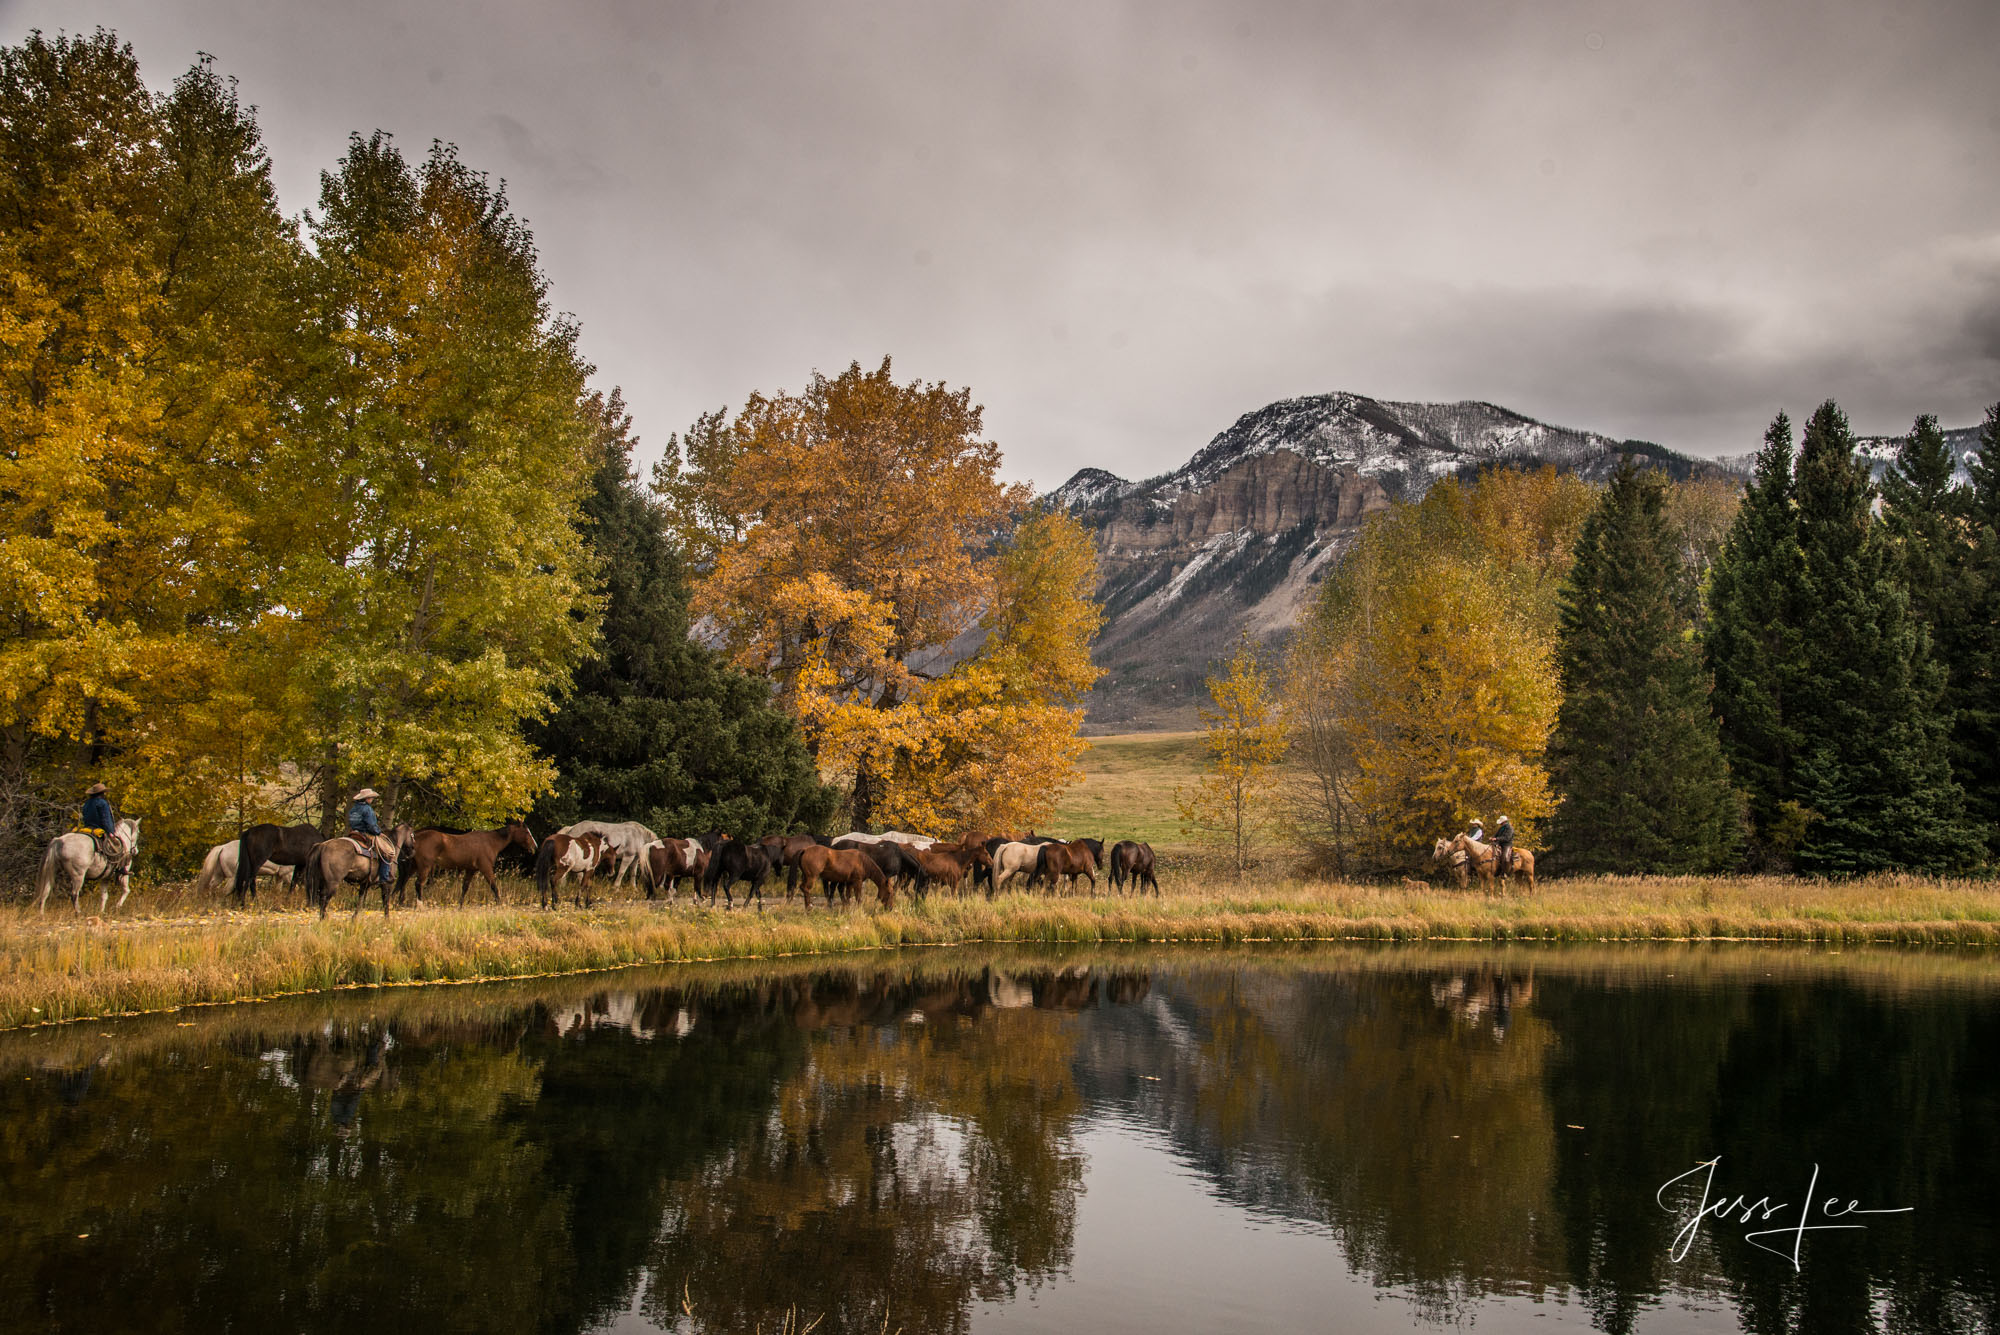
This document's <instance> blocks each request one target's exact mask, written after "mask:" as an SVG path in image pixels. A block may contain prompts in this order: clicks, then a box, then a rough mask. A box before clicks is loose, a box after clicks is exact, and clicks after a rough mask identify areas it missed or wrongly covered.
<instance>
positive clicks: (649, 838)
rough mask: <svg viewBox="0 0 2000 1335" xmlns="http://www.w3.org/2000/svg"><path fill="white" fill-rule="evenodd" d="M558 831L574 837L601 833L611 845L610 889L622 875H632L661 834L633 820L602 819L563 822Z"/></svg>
mask: <svg viewBox="0 0 2000 1335" xmlns="http://www.w3.org/2000/svg"><path fill="white" fill-rule="evenodd" d="M556 833H557V834H566V835H568V836H569V837H570V838H572V839H574V838H576V837H577V836H578V835H580V834H594V835H598V836H600V837H601V838H602V839H603V840H604V842H605V843H606V844H609V845H610V846H611V853H612V858H613V875H612V878H611V885H612V888H613V889H616V888H617V887H618V886H620V885H623V884H624V883H625V878H626V877H628V876H635V873H637V871H638V870H639V867H640V864H642V863H644V862H645V860H646V848H647V846H648V845H650V844H657V843H658V842H660V836H659V835H657V834H654V833H653V832H652V831H651V830H649V829H647V828H646V827H645V826H643V825H641V824H640V823H639V822H638V821H636V820H628V821H617V822H612V821H605V820H580V821H578V822H577V823H576V824H574V825H565V826H563V827H562V828H561V829H560V830H557V831H556Z"/></svg>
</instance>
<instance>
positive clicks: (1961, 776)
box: [1945, 403, 2000, 856]
mask: <svg viewBox="0 0 2000 1335" xmlns="http://www.w3.org/2000/svg"><path fill="white" fill-rule="evenodd" d="M1968 468H1969V470H1970V472H1971V474H1972V485H1971V486H1970V487H1969V488H1967V489H1965V490H1964V491H1963V492H1962V493H1961V498H1960V513H1961V517H1962V520H1963V523H1964V524H1965V540H1966V544H1967V546H1966V550H1965V570H1964V573H1963V577H1962V582H1961V584H1960V586H1959V597H1960V599H1961V604H1960V615H1959V619H1958V624H1957V625H1956V627H1955V628H1954V629H1955V632H1956V633H1955V636H1954V639H1953V640H1952V642H1951V643H1950V644H1949V645H1948V646H1947V652H1948V654H1949V658H1948V660H1947V667H1948V669H1949V671H1950V674H1951V680H1950V684H1949V686H1948V687H1947V688H1946V697H1945V699H1946V703H1947V704H1948V705H1949V706H1950V707H1951V708H1952V712H1953V721H1952V737H1951V741H1952V750H1951V756H1952V772H1953V773H1954V774H1955V775H1957V776H1958V782H1959V786H1960V787H1962V788H1963V789H1964V790H1965V800H1966V811H1967V814H1968V815H1969V816H1970V817H1971V818H1972V819H1973V821H1974V822H1975V823H1976V824H1977V825H1978V826H1979V828H1980V830H1981V831H1982V833H1983V834H1984V836H1985V840H1986V845H1987V850H1988V855H1989V856H2000V403H1996V404H1994V405H1993V406H1992V407H1991V408H1988V409H1987V410H1986V421H1985V422H1984V423H1983V424H1982V425H1981V428H1980V432H1979V448H1978V452H1977V453H1976V454H1975V455H1974V456H1973V458H1972V459H1971V460H1970V461H1969V463H1968Z"/></svg>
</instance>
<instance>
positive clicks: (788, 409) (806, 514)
mask: <svg viewBox="0 0 2000 1335" xmlns="http://www.w3.org/2000/svg"><path fill="white" fill-rule="evenodd" d="M981 431H982V425H981V410H980V408H979V407H978V406H977V405H975V404H974V403H973V402H972V399H971V394H970V391H968V390H964V389H956V390H954V389H949V388H947V387H945V386H944V385H941V384H924V383H922V382H912V383H910V384H907V385H900V384H898V383H896V381H895V379H894V377H893V375H892V373H891V367H890V363H889V361H888V359H887V358H884V359H883V361H882V363H881V364H880V365H879V366H878V367H877V368H876V369H874V370H873V371H864V370H863V369H862V368H861V366H860V365H859V364H858V363H857V364H853V365H850V366H849V367H848V368H847V370H845V371H843V372H842V373H840V374H839V375H837V376H834V377H832V378H828V377H826V376H821V375H815V376H814V377H813V379H812V380H811V381H810V382H809V383H808V384H807V386H806V388H805V390H804V391H803V392H801V393H799V394H796V395H793V394H782V393H781V394H777V395H774V396H768V397H767V396H765V395H762V394H757V395H752V396H751V398H750V400H749V402H748V403H747V404H746V405H745V406H744V408H743V409H742V410H741V411H740V412H738V413H737V414H736V415H735V416H734V417H728V416H727V415H726V414H723V413H714V414H710V415H708V416H706V417H704V418H702V419H701V420H700V421H699V422H697V423H696V424H695V426H694V427H693V428H692V429H690V430H689V431H688V432H687V433H686V434H685V435H684V436H680V437H677V438H675V439H674V440H673V441H672V442H671V443H670V444H669V446H668V449H667V451H666V455H665V457H664V458H663V459H662V460H661V462H660V465H659V466H658V468H657V469H656V471H655V475H654V477H655V486H656V487H657V488H658V490H659V492H660V494H661V495H662V496H663V497H664V498H665V500H666V502H667V505H668V509H669V512H670V513H671V514H672V516H673V517H674V521H675V524H676V526H677V529H678V532H679V533H680V535H681V536H682V539H683V542H684V544H685V546H686V547H687V549H688V551H689V553H690V555H691V557H692V558H693V560H694V561H695V563H696V566H697V568H698V569H699V571H700V572H701V576H700V580H699V582H698V584H697V585H696V591H695V602H694V611H695V613H696V615H697V616H698V617H705V618H707V620H708V624H710V625H712V626H713V627H714V630H715V633H716V634H717V636H718V637H719V638H720V640H721V641H722V642H723V644H724V645H725V646H726V647H727V650H728V652H729V654H730V656H731V659H732V661H734V662H735V663H736V664H737V665H738V666H740V667H742V668H743V669H745V670H746V671H756V672H767V673H769V674H771V675H772V676H773V677H774V678H775V679H776V682H777V687H778V698H779V700H780V701H781V702H782V703H783V704H784V706H785V707H786V708H787V709H789V710H790V711H791V712H792V713H793V715H794V716H795V717H797V718H798V719H799V721H800V723H801V725H802V726H803V727H804V729H805V734H806V737H807V739H808V742H809V744H810V745H811V746H812V748H813V750H814V754H815V756H816V758H817V760H818V762H819V765H820V768H821V769H822V771H824V772H826V773H829V774H832V775H836V776H838V777H839V778H840V779H841V780H842V781H843V782H844V783H845V784H846V785H847V786H848V788H849V792H850V799H849V800H850V808H851V815H852V819H853V820H854V822H855V823H856V824H857V825H863V826H865V825H868V824H870V823H872V822H874V821H876V820H878V819H880V818H881V817H882V816H884V815H885V814H887V813H891V812H896V813H903V814H909V813H917V814H923V813H925V812H929V811H936V812H938V813H940V814H939V817H938V818H940V819H944V818H947V817H948V815H949V814H950V813H958V814H961V815H967V814H970V813H973V812H976V811H978V810H980V809H981V804H980V803H979V802H974V801H968V800H966V799H964V798H963V797H960V798H953V799H950V800H945V801H941V800H940V799H939V797H938V793H939V783H938V779H937V775H936V773H935V771H936V768H937V766H938V765H940V764H942V763H943V757H944V756H946V755H947V754H956V755H959V756H960V757H961V759H963V758H964V757H965V755H966V753H967V750H968V748H969V747H970V746H971V742H970V741H969V739H968V738H966V737H964V736H960V737H959V738H958V739H957V742H956V743H954V744H953V745H949V746H945V745H938V744H937V743H938V740H939V738H940V735H941V729H942V728H943V727H944V726H945V724H946V723H947V722H948V720H945V719H944V718H943V711H941V710H940V711H933V710H931V709H930V708H929V706H928V702H929V701H930V700H931V699H932V697H933V694H934V688H935V687H936V686H937V684H938V683H939V679H940V678H942V677H944V676H945V675H946V674H947V673H948V672H951V671H954V670H955V669H953V668H952V667H951V666H950V662H951V653H950V651H949V648H948V647H949V646H951V645H952V644H953V642H954V641H956V640H958V639H959V637H960V636H963V635H966V634H967V632H969V631H973V630H975V629H976V628H977V627H978V625H979V623H980V621H981V619H982V618H986V619H987V620H988V621H989V623H990V627H989V633H988V635H987V637H986V641H985V644H986V648H984V649H982V650H980V651H979V652H977V653H975V655H974V657H975V659H978V660H980V661H982V662H983V663H985V664H986V668H984V669H978V670H975V669H970V668H966V669H961V670H958V671H959V678H958V681H957V682H956V683H955V685H954V688H953V691H952V692H951V693H948V697H946V696H941V697H939V699H940V701H942V700H943V699H945V698H953V699H958V698H960V693H969V696H968V697H967V698H972V699H975V700H977V699H982V698H988V697H990V696H991V689H989V687H990V683H989V685H988V686H980V685H977V684H975V683H974V682H973V680H972V677H973V676H974V675H975V673H978V674H983V675H987V676H989V677H990V676H991V672H988V671H987V669H991V671H992V672H998V671H999V670H1000V669H999V664H1000V661H1001V655H1002V653H1003V651H1006V650H1007V649H1008V646H1009V645H1010V644H1012V643H1014V641H1012V640H1011V639H1010V637H1009V636H1008V635H1007V634H1006V633H1004V631H1005V626H1006V624H1007V618H1008V617H1010V616H1012V615H1013V613H1011V612H1009V611H1008V610H1007V609H1008V605H1009V604H1008V599H1007V597H1006V596H1005V590H1004V589H1003V588H1002V587H1001V586H1000V585H999V584H998V583H997V582H996V578H997V575H998V573H999V572H1000V570H1001V569H1002V568H1003V565H1004V563H1003V562H1002V561H1000V560H999V558H998V557H997V556H996V546H997V544H999V542H1000V540H1001V538H1002V536H1003V535H1004V534H1005V533H1006V532H1007V531H1008V530H1009V529H1010V528H1011V527H1012V526H1013V524H1014V522H1015V520H1016V517H1017V516H1018V515H1019V513H1020V511H1021V510H1022V508H1023V507H1024V506H1025V505H1026V503H1027V490H1026V488H1024V487H1019V486H1006V485H1003V484H1002V483H1001V482H1000V481H999V480H998V478H997V476H996V473H997V470H998V468H999V463H1000V452H999V447H998V446H997V445H995V444H993V443H992V442H991V441H988V440H984V439H982V438H981ZM1071 620H1072V624H1073V625H1081V624H1083V623H1084V621H1087V618H1081V619H1078V618H1072V619H1071ZM995 630H998V631H1000V632H1002V633H997V634H996V633H993V632H994V631H995ZM1038 652H1039V651H1038ZM1035 656H1036V655H1035V654H1030V655H1029V657H1030V658H1033V657H1035ZM1058 695H1060V693H1058ZM1052 703H1056V704H1058V705H1060V703H1061V702H1060V700H1059V699H1054V700H1052ZM987 717H991V716H990V715H988V716H987ZM1060 731H1061V730H1060V729H1057V730H1055V731H1054V732H1051V731H1050V730H1047V729H1042V728H1038V729H1036V730H1034V734H1033V735H1035V736H1040V737H1042V738H1044V739H1045V740H1047V741H1049V742H1052V743H1056V744H1059V745H1060V744H1061V743H1060V742H1059V739H1058V735H1057V734H1059V733H1060ZM1070 735H1071V736H1073V735H1074V732H1073V729H1072V730H1071V731H1070ZM1009 736H1011V737H1012V738H1013V741H1014V742H1015V743H1026V742H1028V741H1030V740H1032V738H1031V736H1030V735H1029V734H1023V733H1020V732H1018V731H1015V730H1010V729H1001V730H999V731H995V732H992V733H990V734H989V741H988V742H987V743H984V744H982V745H981V746H980V748H979V749H980V750H981V753H982V754H985V755H988V756H989V757H991V756H992V755H993V751H992V748H994V747H998V746H1000V745H1003V744H1012V743H1007V742H1005V741H1004V739H1005V738H1007V737H1009ZM926 756H929V757H930V759H928V760H926V759H925V757H926ZM1029 760H1030V758H1029V757H1025V756H1024V757H1023V763H1027V762H1028V761H1029ZM1036 763H1037V764H1039V762H1036ZM1040 770H1041V772H1042V774H1043V775H1044V776H1045V778H1044V779H1043V780H1038V782H1040V781H1050V782H1054V781H1060V780H1061V779H1062V778H1063V777H1064V776H1065V775H1066V773H1067V772H1068V771H1067V770H1066V769H1065V768H1064V766H1063V765H1061V764H1060V763H1058V764H1055V765H1041V766H1040ZM1036 800H1037V801H1039V800H1040V798H1039V797H1037V798H1036Z"/></svg>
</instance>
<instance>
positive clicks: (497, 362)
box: [266, 134, 599, 822]
mask: <svg viewBox="0 0 2000 1335" xmlns="http://www.w3.org/2000/svg"><path fill="white" fill-rule="evenodd" d="M320 202H321V209H320V212H319V213H318V214H316V215H313V216H312V217H311V219H310V224H311V232H312V238H313V243H314V249H315V252H316V255H317V258H318V273H317V284H316V297H317V300H318V302H319V306H318V311H317V315H318V319H319V321H320V326H321V329H322V330H323V334H324V337H323V340H322V343H321V348H322V352H321V356H320V360H319V362H318V364H317V367H316V369H317V372H318V375H317V378H316V379H315V381H314V389H315V398H314V402H313V404H312V406H311V410H310V411H309V412H307V413H304V414H302V418H303V420H302V421H301V423H300V430H299V432H298V434H297V436H296V437H295V438H294V439H293V440H292V441H290V442H288V445H289V446H290V452H288V453H287V452H280V453H279V454H278V455H277V456H276V457H274V459H273V460H272V461H271V462H270V463H267V465H266V468H267V470H269V471H270V472H271V474H272V476H273V479H274V481H273V486H274V487H282V486H284V485H287V484H288V485H289V488H290V491H289V494H288V495H287V494H286V493H285V492H283V491H282V490H280V491H278V492H277V493H276V495H275V496H274V499H276V500H279V501H280V502H281V505H280V508H281V510H282V511H283V512H285V513H287V514H289V515H290V517H291V518H292V521H293V522H294V523H295V524H296V525H297V526H298V527H299V530H300V536H301V541H300V542H299V544H298V549H297V551H296V554H295V555H294V556H293V557H292V559H291V560H290V561H289V563H288V565H287V566H286V568H285V569H284V570H283V571H282V572H281V575H280V577H279V578H278V579H277V580H276V581H274V584H273V586H272V590H271V593H272V598H271V601H272V604H273V605H274V606H275V607H279V608H282V609H284V611H283V613H282V614H277V613H274V614H273V615H272V617H271V618H270V619H269V622H268V631H269V635H268V638H269V639H270V640H271V641H272V642H273V643H275V644H277V645H279V646H281V647H282V649H283V651H284V652H285V653H286V655H287V664H288V668H287V671H286V672H285V674H284V675H285V678H286V680H287V681H288V682H289V683H290V684H291V685H292V687H293V690H294V697H295V698H294V702H293V703H294V708H295V714H294V718H295V723H294V728H293V730H294V732H295V734H296V735H297V736H298V737H299V738H300V739H301V740H302V748H301V749H302V751H303V754H302V755H301V756H300V757H299V760H300V762H301V763H302V764H305V765H309V766H312V767H314V768H315V769H316V773H317V776H318V793H319V803H320V810H321V819H322V821H323V822H330V821H332V820H333V819H334V818H335V817H336V816H337V815H338V812H339V809H340V807H341V805H342V803H343V800H344V798H345V795H346V793H347V792H348V791H350V790H351V789H352V788H353V787H354V786H356V785H357V784H360V783H368V784H370V785H372V786H374V787H377V788H379V789H381V790H382V792H383V795H384V797H385V799H386V801H385V806H387V807H388V808H390V809H391V810H392V811H396V810H397V807H398V804H399V803H400V802H401V800H402V799H403V798H404V797H405V796H408V797H410V798H412V799H413V805H412V807H411V808H410V809H409V810H408V811H407V812H403V811H397V814H398V815H400V816H407V817H411V818H415V819H424V818H427V817H428V818H451V819H457V820H463V821H482V822H483V821H490V820H495V819H497V818H499V817H501V816H504V815H506V814H508V813H509V812H513V811H518V810H521V809H523V808H525V807H526V806H527V805H528V804H529V803H530V802H531V801H532V800H533V799H534V798H535V797H536V796H537V795H538V794H540V793H542V792H544V791H547V790H548V789H549V788H550V787H551V786H552V785H553V782H554V779H555V773H554V769H553V767H552V766H551V765H550V764H549V762H548V761H547V760H545V759H544V758H542V757H541V756H538V755H537V754H535V752H534V750H533V749H532V748H531V747H530V746H529V744H528V742H527V740H526V739H525V738H524V736H523V733H522V728H523V724H524V723H525V722H527V721H528V720H530V719H533V718H535V717H537V716H538V715H541V714H542V713H543V712H544V711H546V710H547V709H548V708H549V707H550V705H551V704H552V702H553V701H554V699H555V698H556V697H558V696H559V695H560V694H562V693H563V692H564V691H565V690H567V688H568V687H569V684H570V674H571V672H572V671H573V670H574V668H575V667H576V666H577V665H578V664H579V663H580V662H581V661H582V659H583V658H584V657H586V656H587V654H588V652H589V646H590V642H591V638H592V635H593V633H594V632H595V629H596V623H597V616H598V606H599V604H598V600H597V599H596V597H595V596H594V594H593V592H592V589H591V585H592V572H591V563H590V556H589V553H588V551H587V550H586V549H585V547H584V543H583V538H582V536H581V534H580V533H579V531H578V528H577V525H576V522H575V521H576V519H577V517H578V514H579V509H578V507H579V504H580V502H581V500H582V498H583V496H584V495H585V494H587V492H588V491H589V489H590V478H591V474H592V472H593V471H594V469H595V467H596V465H597V462H598V459H597V456H596V451H595V448H594V443H593V442H594V433H593V423H592V421H591V419H590V415H589V413H588V411H587V408H586V405H585V404H584V401H583V400H584V392H583V391H584V379H585V377H586V376H587V374H588V373H589V370H590V368H589V367H588V366H587V365H586V364H585V363H584V362H583V360H582V359H581V357H580V356H579V355H578V353H577V348H576V333H577V331H576V327H575V325H574V323H573V322H571V321H570V320H569V319H568V318H566V317H562V316H559V315H557V314H556V313H555V312H554V311H553V310H552V309H551V308H550V306H549V302H548V280H547V279H546V278H545V277H544V276H543V274H542V273H541V271H540V269H539V268H538V267H537V259H536V254H535V248H534V241H533V238H532V237H531V236H530V235H529V233H528V230H527V228H526V226H525V225H524V224H522V223H521V222H520V220H519V219H517V218H515V217H514V216H513V214H512V213H511V212H510V210H509V208H508V204H507V199H506V196H505V195H504V193H502V192H501V191H500V190H498V189H496V188H495V187H493V186H492V185H491V184H490V183H489V182H488V181H487V180H486V178H485V177H483V176H480V175H479V174H477V173H475V172H473V171H472V170H470V169H469V168H467V167H466V166H465V165H464V164H462V163H460V162H459V160H458V159H457V157H456V156H455V153H454V151H453V150H451V149H449V148H447V147H444V146H441V145H440V146H433V148H432V150H431V153H430V155H429V157H428V158H427V159H426V160H425V161H424V162H423V163H421V164H419V165H417V166H414V167H413V166H412V165H410V164H409V163H407V162H406V161H405V160H404V159H403V157H402V155H401V154H400V153H399V152H398V151H397V150H396V148H395V146H394V145H393V144H392V143H390V141H389V139H388V138H387V137H386V136H384V135H381V134H377V135H375V136H374V137H372V138H368V139H363V138H361V137H360V136H358V135H357V136H355V137H354V138H353V139H352V140H351V141H350V142H349V146H348V153H347V156H346V157H345V158H344V159H343V160H342V161H341V163H340V166H339V169H338V170H337V171H335V172H331V173H328V174H326V175H324V176H323V177H322V178H321V191H320Z"/></svg>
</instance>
